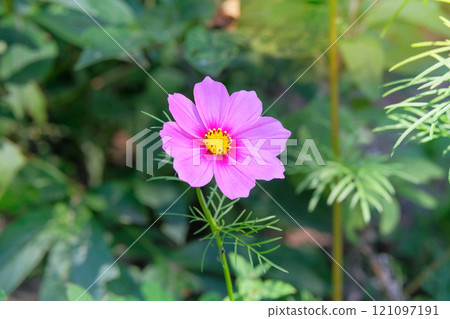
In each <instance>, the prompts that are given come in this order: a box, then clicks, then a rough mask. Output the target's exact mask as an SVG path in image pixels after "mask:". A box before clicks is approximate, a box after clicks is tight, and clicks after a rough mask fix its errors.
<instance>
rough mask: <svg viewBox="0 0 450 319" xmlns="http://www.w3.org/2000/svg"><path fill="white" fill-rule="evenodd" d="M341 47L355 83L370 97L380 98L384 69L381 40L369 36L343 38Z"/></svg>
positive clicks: (372, 98) (373, 98)
mask: <svg viewBox="0 0 450 319" xmlns="http://www.w3.org/2000/svg"><path fill="white" fill-rule="evenodd" d="M339 48H340V51H341V53H342V56H343V58H344V61H345V64H346V66H347V68H348V70H349V72H350V75H351V77H352V79H353V82H354V83H355V85H356V86H357V87H359V89H360V90H361V91H362V92H363V93H364V94H365V95H366V96H367V97H368V98H369V99H371V100H375V99H377V98H379V97H380V87H381V84H382V77H383V69H384V52H383V48H382V47H381V45H380V43H379V41H376V40H375V39H373V38H371V37H368V36H357V37H352V38H351V39H349V38H343V39H341V40H340V45H339Z"/></svg>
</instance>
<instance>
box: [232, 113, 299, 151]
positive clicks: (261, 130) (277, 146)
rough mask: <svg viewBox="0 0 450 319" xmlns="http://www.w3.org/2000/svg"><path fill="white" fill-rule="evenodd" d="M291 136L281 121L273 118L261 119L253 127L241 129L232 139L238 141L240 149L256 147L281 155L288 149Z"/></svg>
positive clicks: (237, 144) (237, 145)
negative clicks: (288, 140) (287, 144)
mask: <svg viewBox="0 0 450 319" xmlns="http://www.w3.org/2000/svg"><path fill="white" fill-rule="evenodd" d="M289 136H291V132H289V131H288V130H286V129H285V128H284V127H283V125H281V123H280V121H278V120H276V119H274V118H273V117H260V118H259V119H258V120H257V121H256V122H255V123H254V124H253V125H251V126H250V127H247V128H244V129H241V130H240V131H239V132H237V133H234V135H233V136H232V137H233V138H234V139H236V147H238V148H242V147H244V148H249V147H255V148H258V149H261V150H267V151H271V152H272V154H274V155H279V154H280V153H281V152H283V151H284V149H285V148H286V142H287V139H288V138H289Z"/></svg>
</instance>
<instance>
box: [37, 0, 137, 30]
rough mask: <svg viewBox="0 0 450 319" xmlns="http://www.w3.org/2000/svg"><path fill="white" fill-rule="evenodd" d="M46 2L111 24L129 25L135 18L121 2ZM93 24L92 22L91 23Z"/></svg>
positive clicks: (116, 0)
mask: <svg viewBox="0 0 450 319" xmlns="http://www.w3.org/2000/svg"><path fill="white" fill-rule="evenodd" d="M45 1H46V2H55V3H58V4H61V5H63V6H66V7H67V8H70V9H73V10H77V11H80V12H82V13H83V14H86V13H85V11H87V12H88V13H89V14H90V15H92V16H93V17H94V18H99V19H101V21H102V22H103V21H106V22H109V23H113V24H129V23H132V22H133V20H134V18H135V16H134V13H133V10H132V9H131V7H130V6H129V5H128V4H127V3H126V2H124V1H122V0H108V1H97V0H77V2H78V3H77V2H75V1H72V0H45ZM92 23H94V22H92Z"/></svg>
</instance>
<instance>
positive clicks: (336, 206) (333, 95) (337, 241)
mask: <svg viewBox="0 0 450 319" xmlns="http://www.w3.org/2000/svg"><path fill="white" fill-rule="evenodd" d="M329 6H330V15H329V42H330V46H331V48H330V51H329V73H330V74H329V77H330V78H329V81H330V102H331V103H330V111H331V145H332V149H333V153H334V155H335V157H336V158H338V157H339V156H340V151H339V77H338V76H339V74H338V69H339V65H338V47H337V43H335V42H336V40H337V17H338V12H337V0H329ZM335 182H336V183H337V181H335ZM333 258H334V262H333V263H332V286H333V300H335V301H340V300H342V290H343V273H342V269H341V267H340V266H342V264H343V259H344V258H343V240H342V206H341V204H340V203H338V202H337V201H334V203H333Z"/></svg>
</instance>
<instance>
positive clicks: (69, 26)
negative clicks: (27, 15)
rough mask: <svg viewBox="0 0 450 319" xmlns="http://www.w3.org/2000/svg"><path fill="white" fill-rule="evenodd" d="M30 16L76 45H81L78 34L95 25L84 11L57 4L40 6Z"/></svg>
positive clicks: (56, 34) (53, 32)
mask: <svg viewBox="0 0 450 319" xmlns="http://www.w3.org/2000/svg"><path fill="white" fill-rule="evenodd" d="M72 2H73V1H72ZM73 3H75V2H73ZM31 18H32V19H33V21H35V22H36V23H37V24H39V25H41V26H43V27H44V28H45V29H47V30H49V31H51V32H52V34H54V35H55V36H57V37H59V38H61V39H63V40H64V41H67V42H68V43H70V44H73V45H76V46H78V47H82V46H83V40H82V37H80V34H83V33H84V32H85V31H86V30H87V29H89V28H93V27H96V26H95V24H94V22H93V21H92V20H91V19H90V18H89V16H87V15H86V14H85V13H84V12H79V11H74V10H71V9H68V8H61V6H59V5H48V6H45V7H43V8H40V10H36V11H35V12H33V15H32V16H31Z"/></svg>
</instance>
